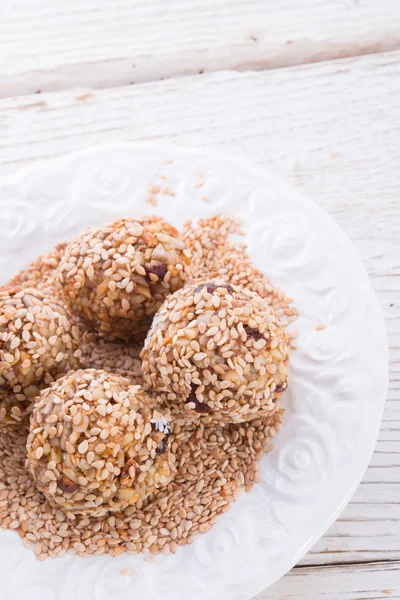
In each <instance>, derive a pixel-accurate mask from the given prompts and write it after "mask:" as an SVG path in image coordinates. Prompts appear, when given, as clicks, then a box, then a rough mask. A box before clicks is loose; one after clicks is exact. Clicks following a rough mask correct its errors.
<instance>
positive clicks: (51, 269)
mask: <svg viewBox="0 0 400 600" xmlns="http://www.w3.org/2000/svg"><path fill="white" fill-rule="evenodd" d="M66 246H67V244H66V243H65V242H62V243H61V244H58V245H57V246H56V247H55V248H54V250H51V251H50V252H48V253H47V254H42V255H41V256H39V258H37V259H36V260H35V261H34V262H33V263H31V264H30V265H29V266H28V267H26V268H25V269H22V270H21V271H19V273H17V274H16V275H14V277H13V278H12V279H11V280H10V282H9V284H8V285H9V286H19V287H21V288H27V287H33V288H35V289H37V290H40V291H42V290H44V291H46V290H48V291H51V293H52V295H53V296H58V295H59V289H58V287H59V286H58V285H57V280H56V275H57V267H58V265H59V263H60V260H61V257H62V256H63V254H64V252H65V248H66Z"/></svg>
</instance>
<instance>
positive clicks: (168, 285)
mask: <svg viewBox="0 0 400 600" xmlns="http://www.w3.org/2000/svg"><path fill="white" fill-rule="evenodd" d="M189 265H190V260H189V254H188V252H187V251H186V250H185V245H184V243H183V242H182V240H181V239H180V237H179V234H178V231H177V230H176V229H175V227H172V225H169V223H167V222H166V221H164V220H163V219H161V218H160V217H158V216H150V217H143V218H140V219H128V218H123V219H117V220H116V221H112V222H110V223H108V224H107V225H105V226H103V227H100V228H99V229H91V228H89V229H87V230H86V231H85V232H84V233H82V234H81V235H79V236H78V237H76V238H75V240H74V241H73V242H72V243H71V244H69V245H68V247H67V249H66V252H65V254H64V256H63V257H62V260H61V263H60V267H59V282H60V283H61V287H62V291H63V295H64V297H65V300H66V302H67V303H68V305H69V307H70V308H71V310H72V312H74V313H77V314H78V315H79V316H80V317H81V318H83V319H84V320H85V321H86V323H87V325H88V326H89V327H92V328H93V329H95V330H97V331H98V332H100V333H101V334H102V335H103V337H105V338H107V339H111V340H112V339H117V338H120V339H129V338H131V337H139V338H140V337H142V338H143V337H144V336H145V334H146V333H147V331H148V329H149V327H150V324H151V320H152V318H153V316H154V314H155V313H156V312H157V310H158V309H159V307H160V306H161V304H162V303H163V302H164V300H165V298H166V297H167V296H168V294H170V293H172V292H174V291H176V290H178V289H179V288H181V287H182V286H183V285H184V284H185V283H186V281H187V279H188V275H189Z"/></svg>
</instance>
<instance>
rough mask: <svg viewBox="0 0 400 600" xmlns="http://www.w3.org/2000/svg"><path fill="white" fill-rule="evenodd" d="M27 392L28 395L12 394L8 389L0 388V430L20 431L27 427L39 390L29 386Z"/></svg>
mask: <svg viewBox="0 0 400 600" xmlns="http://www.w3.org/2000/svg"><path fill="white" fill-rule="evenodd" d="M27 391H28V394H29V395H28V394H27V393H22V392H20V393H18V394H14V392H13V391H12V390H10V389H6V388H0V428H2V427H4V428H6V429H20V428H23V427H27V426H28V425H29V417H30V414H31V412H32V410H33V403H34V401H35V397H36V396H37V394H39V389H38V388H37V387H36V386H31V387H30V389H28V390H27Z"/></svg>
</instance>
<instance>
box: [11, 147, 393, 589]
mask: <svg viewBox="0 0 400 600" xmlns="http://www.w3.org/2000/svg"><path fill="white" fill-rule="evenodd" d="M129 150H130V151H135V152H138V151H143V152H149V153H150V152H152V151H153V152H154V151H156V152H157V153H162V154H163V155H164V157H165V158H169V157H170V156H174V157H176V156H178V157H179V156H183V155H184V156H185V157H187V156H188V155H190V156H193V157H194V158H195V157H197V158H199V157H200V158H202V159H204V160H205V161H206V163H208V164H211V163H212V161H213V158H214V159H215V161H218V160H219V161H226V162H227V163H229V164H231V165H232V167H233V166H235V167H236V168H237V172H238V173H241V172H242V173H245V174H246V176H248V175H251V176H254V178H255V180H257V182H260V183H261V182H264V183H270V184H272V185H273V186H275V187H276V188H277V189H279V190H280V191H282V193H283V194H285V193H287V195H288V197H290V196H293V195H295V196H296V201H298V202H299V204H300V205H301V204H302V205H303V206H304V207H305V208H306V209H307V210H308V211H310V212H311V213H314V214H315V215H317V216H318V218H319V219H320V220H322V221H323V222H324V223H325V225H326V227H327V228H328V229H331V230H332V231H333V232H334V233H335V235H336V236H337V237H338V240H339V241H340V243H341V244H342V245H343V247H344V248H345V250H346V252H347V253H348V254H349V257H351V260H352V262H353V263H354V268H356V270H357V271H358V275H359V277H360V278H362V279H363V285H364V286H365V288H366V289H367V291H368V292H367V293H368V294H369V298H368V301H369V303H370V308H371V311H372V313H373V318H374V320H375V322H374V325H375V328H376V331H375V336H376V339H377V340H378V343H379V350H380V353H381V362H380V364H381V365H382V369H381V373H380V375H381V379H382V381H381V386H380V387H381V394H380V397H379V399H378V398H377V399H376V401H375V402H376V404H375V406H374V407H373V408H374V416H375V420H374V422H373V423H372V424H371V423H370V424H369V425H370V426H369V437H368V439H365V440H363V454H362V457H360V459H359V464H358V465H357V470H356V472H355V473H354V474H353V477H352V484H351V485H349V487H348V488H347V490H346V492H345V493H344V494H342V497H341V499H340V501H339V500H338V501H337V502H336V504H335V508H334V509H333V510H331V511H330V513H329V515H325V516H323V517H322V516H321V515H319V516H318V517H316V519H315V521H316V522H317V525H315V527H314V529H313V531H312V532H310V533H309V535H308V537H307V536H306V539H304V540H303V542H302V543H301V544H300V545H299V544H297V548H296V549H293V548H292V546H295V545H296V544H295V543H293V544H292V545H291V546H290V549H291V552H290V553H287V556H285V557H284V559H283V560H282V561H281V562H280V564H279V568H275V570H274V572H273V575H272V576H269V577H268V575H267V574H265V576H264V575H263V573H258V574H257V576H255V577H253V578H251V579H249V577H244V579H245V580H246V587H245V589H237V591H236V590H235V592H234V593H235V595H232V591H231V592H230V594H229V598H230V600H233V599H234V598H237V599H238V600H239V599H244V598H250V597H252V596H253V595H255V594H257V593H259V592H260V591H262V590H263V589H264V588H265V587H266V586H268V585H271V584H272V583H273V582H274V581H276V580H277V579H279V578H280V577H281V576H282V575H284V574H285V573H286V572H287V571H288V570H289V569H290V568H291V567H292V566H293V565H294V564H295V563H296V562H298V560H300V558H301V557H302V556H303V555H304V554H305V553H306V552H307V551H308V550H309V549H310V547H311V546H312V545H313V544H314V543H315V542H316V541H317V540H318V539H319V538H320V537H321V535H323V533H324V532H325V531H326V529H327V528H328V527H329V526H330V525H331V524H332V523H333V521H334V520H335V519H336V518H337V516H338V515H339V513H340V512H341V511H342V510H343V508H344V507H345V505H346V504H347V502H348V501H349V499H350V498H351V496H352V494H353V493H354V491H355V488H356V487H357V485H358V484H359V482H360V480H361V478H362V475H363V473H364V471H365V469H366V467H367V465H368V463H369V460H370V457H371V455H372V452H373V449H374V446H375V443H376V439H377V435H378V431H379V426H380V421H381V417H382V412H383V407H384V402H385V399H386V392H387V383H388V377H387V372H385V373H384V372H383V370H384V368H383V365H387V364H388V351H387V338H386V332H385V328H384V324H383V317H382V312H381V309H380V306H379V304H378V301H377V299H376V297H375V294H374V292H373V289H372V286H371V284H370V282H369V279H368V276H367V274H366V272H365V269H364V266H363V264H362V262H361V260H360V258H359V257H358V255H357V253H356V251H355V249H354V248H353V246H352V245H351V242H350V241H349V240H348V238H347V236H346V235H345V233H344V232H343V231H342V229H341V228H340V227H339V226H338V225H337V224H336V223H335V221H334V220H333V219H332V218H331V217H330V216H329V215H328V214H327V213H326V212H325V211H324V210H323V209H321V208H320V207H319V206H317V205H316V204H315V203H314V202H312V201H311V200H310V199H309V198H307V197H306V196H305V195H304V194H302V193H301V192H300V191H298V190H295V189H294V188H292V187H291V186H289V185H288V184H286V183H285V182H284V181H282V180H281V179H280V178H279V177H278V176H277V175H274V174H273V173H271V172H270V171H269V170H268V169H267V168H265V167H263V166H259V165H255V164H253V163H251V162H250V161H248V160H247V159H246V158H243V157H240V156H232V155H230V154H228V153H226V152H220V151H216V150H210V149H207V148H189V147H186V146H173V145H170V144H164V143H161V144H153V143H146V142H144V143H122V144H121V143H115V144H108V145H99V146H96V147H91V148H88V149H84V150H80V151H78V152H73V153H69V154H67V155H64V156H62V157H59V158H56V159H50V160H43V161H38V162H36V163H34V164H33V165H32V166H28V167H24V168H23V169H21V170H20V171H19V172H17V173H15V174H14V175H11V176H9V177H7V178H6V179H5V180H4V181H3V182H2V184H1V187H0V189H1V188H4V187H7V186H13V185H17V186H18V184H19V183H20V182H22V180H23V179H24V177H26V176H29V175H30V174H32V173H35V172H36V171H44V170H46V169H50V170H52V169H53V170H54V169H55V168H57V167H58V166H62V165H63V164H68V163H72V162H74V161H76V160H77V159H78V160H79V159H83V158H85V157H92V156H95V155H96V153H97V152H100V153H101V152H110V153H113V152H115V153H118V152H124V151H129ZM235 172H236V171H235ZM148 212H157V209H153V208H150V207H149V209H148ZM233 212H235V211H233ZM321 510H322V512H326V510H325V511H324V510H323V507H321ZM2 535H8V534H2ZM10 535H12V534H10ZM18 542H19V543H20V541H19V540H18ZM21 547H22V544H21ZM24 551H25V552H27V551H26V550H25V549H24ZM74 560H81V559H74ZM110 560H116V559H110ZM99 563H103V561H102V560H101V561H99ZM270 575H271V574H270ZM227 583H228V582H227ZM236 594H237V595H236ZM213 597H214V595H213Z"/></svg>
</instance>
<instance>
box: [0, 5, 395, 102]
mask: <svg viewBox="0 0 400 600" xmlns="http://www.w3.org/2000/svg"><path fill="white" fill-rule="evenodd" d="M399 47H400V3H399V2H398V1H397V0H380V1H379V2H376V0H319V2H315V0H279V1H276V0H246V1H245V2H244V1H243V0H218V1H216V0H201V1H199V0H168V1H167V0H136V1H135V2H132V0H117V1H116V2H109V1H106V0H85V1H83V2H82V0H79V1H78V0H70V1H69V2H61V0H35V2H32V0H19V1H13V0H7V1H5V2H3V3H2V4H1V8H0V96H3V97H4V96H10V95H17V94H27V93H34V92H35V91H36V90H38V89H40V90H42V91H49V90H62V89H68V88H71V87H77V86H82V85H85V86H91V87H94V88H104V87H111V86H121V85H128V84H130V83H131V82H134V83H138V82H143V81H151V80H157V79H160V78H167V77H171V76H173V75H181V74H185V73H186V74H187V73H198V72H199V71H216V70H221V69H238V70H243V69H265V68H274V67H281V66H288V65H294V64H300V63H306V62H315V61H320V60H326V59H332V58H338V57H344V56H355V55H358V54H366V53H372V52H381V51H384V50H390V49H395V48H399Z"/></svg>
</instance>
